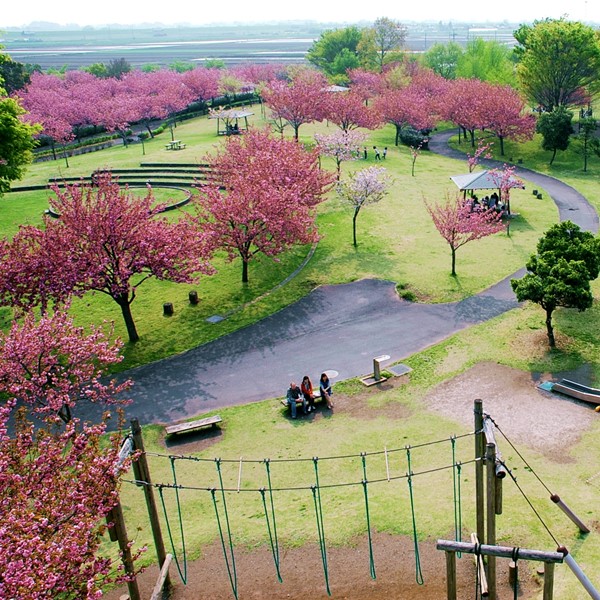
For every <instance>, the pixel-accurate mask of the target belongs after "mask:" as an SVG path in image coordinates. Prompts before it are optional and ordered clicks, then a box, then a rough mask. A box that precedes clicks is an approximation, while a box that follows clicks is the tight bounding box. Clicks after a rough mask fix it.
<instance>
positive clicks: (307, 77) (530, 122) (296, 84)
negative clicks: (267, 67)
mask: <svg viewBox="0 0 600 600" xmlns="http://www.w3.org/2000/svg"><path fill="white" fill-rule="evenodd" d="M350 79H351V81H352V85H351V88H350V90H349V91H347V92H333V91H330V88H328V87H327V82H326V80H325V78H324V76H323V75H322V74H320V73H317V72H315V71H310V70H304V71H299V72H298V73H296V75H295V77H293V78H292V79H290V80H288V81H284V80H278V81H274V82H271V83H267V84H266V85H265V86H264V88H263V89H262V96H263V98H264V100H265V103H266V104H267V106H268V107H269V108H270V109H271V113H272V116H273V120H274V121H276V122H285V123H287V124H289V125H290V126H291V128H292V129H293V132H294V137H295V138H296V139H298V132H299V128H300V126H301V125H303V124H305V123H311V122H315V121H324V120H326V121H328V122H331V123H334V124H335V125H337V126H338V127H339V128H340V129H341V130H342V131H346V132H347V131H351V130H353V129H356V128H359V127H360V128H367V129H375V128H377V127H380V126H381V125H383V124H384V123H390V124H392V125H394V126H395V128H396V136H395V143H396V145H398V143H399V141H400V135H401V132H402V130H403V129H405V128H412V129H415V130H417V131H422V130H431V129H433V128H434V126H435V124H436V123H438V122H439V121H451V122H453V123H454V124H456V125H457V126H458V127H460V128H461V130H462V131H464V132H465V135H466V134H469V136H470V141H471V144H472V145H473V146H474V145H475V131H476V130H486V131H489V132H491V133H493V134H495V135H496V136H497V138H498V139H499V141H500V151H501V154H503V153H504V140H506V139H511V140H518V141H519V140H524V139H530V138H531V137H532V136H533V133H534V131H535V117H534V116H533V115H532V114H528V113H527V111H526V107H525V103H524V101H523V99H522V98H521V97H520V96H519V94H518V93H517V92H516V91H515V90H514V89H513V88H511V87H510V86H505V85H497V84H491V83H488V82H485V81H480V80H477V79H458V80H452V81H449V80H446V79H444V78H443V77H441V76H439V75H436V74H435V73H434V72H433V71H431V70H429V69H426V68H423V67H420V66H418V65H417V64H416V63H408V64H406V65H400V66H397V67H396V68H394V69H391V70H389V71H387V72H385V73H383V74H375V73H370V72H366V71H362V70H358V69H357V70H354V71H351V72H350Z"/></svg>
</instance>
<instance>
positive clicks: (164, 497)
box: [109, 400, 600, 600]
mask: <svg viewBox="0 0 600 600" xmlns="http://www.w3.org/2000/svg"><path fill="white" fill-rule="evenodd" d="M131 424H132V433H131V435H130V436H129V437H128V439H127V440H126V443H125V444H124V446H123V449H124V451H123V453H124V454H128V453H130V452H133V451H134V450H136V451H138V452H137V455H136V460H134V462H133V463H132V464H133V474H134V477H135V479H133V480H126V481H125V482H124V483H131V484H134V485H136V486H139V487H141V488H142V490H143V492H144V496H145V500H146V504H147V507H148V514H149V518H150V524H151V527H152V533H153V537H154V542H155V547H156V552H157V558H158V563H159V566H160V567H161V569H162V573H161V583H160V586H162V585H163V582H164V586H165V588H168V587H169V586H170V585H171V582H170V579H169V575H168V562H169V561H170V560H171V555H172V557H173V562H174V563H175V565H176V568H177V571H178V573H179V576H180V578H181V580H182V582H183V583H184V584H186V583H187V580H188V558H187V549H186V542H185V540H186V536H185V529H186V523H185V522H186V519H188V518H190V517H189V511H188V513H186V512H185V511H184V510H183V508H182V499H181V494H182V493H183V492H185V493H186V495H187V494H193V495H195V496H196V495H197V496H198V497H201V496H204V497H205V498H206V502H207V503H208V504H209V505H210V506H211V512H212V513H213V514H214V523H215V527H216V531H217V532H218V538H219V540H220V546H221V549H222V553H223V563H224V568H225V570H226V572H227V577H228V580H229V584H230V585H231V591H232V594H233V596H234V598H235V599H236V600H239V597H240V595H239V586H238V573H237V569H236V557H235V544H234V537H235V531H234V527H232V522H234V518H233V516H235V513H236V511H238V510H242V507H247V506H248V505H249V504H251V503H252V502H255V503H256V504H257V505H258V506H259V507H260V509H259V510H257V511H255V512H254V513H252V514H253V516H255V514H257V513H260V514H261V515H262V518H263V520H264V527H265V531H266V538H267V539H268V543H269V547H270V554H271V555H272V559H273V568H274V576H275V577H276V578H277V580H278V581H279V582H282V581H283V578H282V574H281V556H282V544H281V543H280V535H279V533H280V532H279V531H278V526H277V516H278V510H277V509H276V504H277V502H276V499H277V501H281V499H282V498H283V499H284V500H285V506H286V507H289V506H293V505H295V504H297V503H298V502H299V501H302V502H304V504H303V506H305V507H310V509H309V510H310V513H312V515H313V518H314V527H315V529H314V531H315V532H316V539H317V542H318V549H319V554H320V562H321V565H322V571H323V580H324V587H325V591H326V592H327V594H328V595H329V596H331V593H332V591H331V586H330V569H329V563H328V555H327V536H326V526H327V524H328V522H327V521H326V520H325V518H324V511H323V504H324V500H323V494H325V495H326V497H327V500H329V498H330V496H331V495H332V494H335V493H336V491H338V492H339V491H342V490H343V489H344V488H345V489H346V493H355V496H353V501H354V502H356V501H357V499H359V500H358V501H359V502H361V503H362V505H363V507H364V508H363V509H362V512H363V515H364V529H365V532H366V536H367V541H368V564H367V565H366V566H367V567H368V572H369V576H370V577H371V578H372V579H376V576H377V575H376V564H375V559H374V550H373V531H374V523H373V516H372V512H373V511H372V506H371V504H372V502H373V500H372V499H371V500H370V498H371V497H372V495H373V494H374V493H395V494H399V493H400V492H401V489H402V488H405V493H404V495H403V497H402V498H400V497H399V496H398V504H399V503H400V500H402V503H403V504H406V511H407V514H408V517H407V518H408V523H409V528H410V530H411V537H412V543H413V550H414V561H415V570H414V573H415V580H416V582H417V584H419V585H423V584H424V583H425V582H424V580H423V574H422V570H421V557H420V551H419V527H418V521H419V511H418V510H417V509H418V497H417V490H416V486H415V483H416V482H419V484H420V487H419V488H418V489H422V487H424V486H422V485H421V483H422V480H424V481H423V483H428V484H429V486H428V487H427V489H428V491H430V490H431V489H435V490H436V492H435V494H436V496H440V497H442V496H443V494H442V491H441V488H439V487H435V488H432V487H431V477H432V476H434V475H436V476H437V475H438V474H443V473H447V474H448V475H447V478H446V480H447V482H448V486H450V485H451V490H449V491H448V496H447V497H448V499H449V502H447V503H446V504H451V505H452V511H451V514H450V515H449V517H448V518H449V520H450V521H451V522H453V529H454V540H438V543H437V548H438V550H440V551H444V552H445V553H446V571H447V572H446V584H447V598H448V600H456V593H457V590H456V557H457V556H458V557H459V558H460V557H461V554H462V553H470V554H473V555H474V556H475V561H476V568H475V573H476V577H475V582H474V597H475V598H476V599H477V598H482V597H487V598H489V599H490V600H496V598H497V592H496V584H497V581H496V558H497V557H504V558H510V559H511V560H512V562H511V564H510V569H509V576H510V581H511V584H512V587H513V590H514V598H515V599H516V598H517V593H518V561H519V560H536V561H540V562H542V563H543V564H544V592H543V599H544V600H552V598H553V581H554V564H556V563H562V562H564V563H566V564H567V566H569V568H570V569H571V570H572V571H573V573H574V574H575V576H576V577H577V579H578V580H579V582H580V583H581V585H582V586H583V587H584V589H585V590H586V592H587V593H588V594H589V596H590V597H592V598H594V599H596V600H600V594H599V593H598V592H597V591H596V590H595V589H594V587H593V585H592V584H591V582H590V581H589V580H588V578H587V577H586V576H585V574H584V573H583V571H582V570H581V569H580V568H579V566H578V565H577V563H576V562H575V560H574V559H573V557H572V555H571V554H569V553H568V551H567V549H566V548H565V547H564V546H563V545H561V544H560V543H559V541H558V540H557V538H556V536H555V535H554V534H553V533H552V531H551V530H550V528H549V526H548V525H547V524H546V522H545V521H544V520H543V518H542V516H541V514H540V511H539V510H538V509H537V508H536V507H535V506H534V503H533V502H532V501H531V500H530V499H529V497H528V496H527V495H526V494H525V491H524V490H523V487H522V486H521V484H520V482H518V481H517V478H516V476H515V475H514V472H513V470H514V469H516V468H517V467H513V469H512V470H511V468H510V467H509V465H507V464H506V463H505V462H504V460H503V458H502V454H501V452H500V449H499V447H498V444H497V443H496V439H495V434H496V433H498V434H500V435H501V436H502V437H503V439H504V440H505V441H506V442H507V443H508V445H509V446H510V448H511V449H512V451H513V452H514V453H515V454H516V456H517V457H518V458H519V459H520V460H521V461H522V463H523V464H524V465H525V467H526V469H525V472H526V473H531V474H532V475H533V476H534V478H535V479H536V480H537V482H538V483H539V484H540V485H542V486H543V488H544V489H545V490H546V491H547V492H548V493H549V494H550V500H551V501H552V502H553V503H554V504H555V505H556V506H558V507H559V508H560V509H561V510H562V511H563V512H564V513H565V515H567V516H568V517H569V518H570V519H571V520H572V521H573V522H574V523H575V524H576V525H577V527H578V529H579V532H580V533H582V534H586V533H589V529H588V528H587V527H586V526H585V525H584V524H583V523H582V521H581V520H579V518H578V517H577V516H576V515H575V514H574V513H573V511H571V510H570V509H569V508H568V506H566V504H565V503H564V502H563V501H562V500H561V499H560V497H559V496H558V495H557V494H554V493H553V492H551V491H550V489H549V488H548V487H547V486H546V484H545V483H544V482H543V481H542V480H541V478H540V477H539V476H538V475H537V474H536V473H535V471H534V470H533V468H532V467H531V465H530V464H528V463H527V461H526V460H525V458H524V457H523V455H522V454H521V453H520V452H519V451H518V449H517V448H516V447H515V446H514V444H513V443H512V442H511V441H510V440H509V439H508V437H507V436H506V435H505V434H504V432H503V431H502V430H501V428H500V427H499V425H498V424H497V423H496V422H495V421H494V420H493V419H492V418H491V417H490V416H489V415H486V414H485V413H484V412H483V406H482V402H481V400H475V403H474V424H475V428H474V431H472V432H470V433H467V434H464V435H459V436H451V437H449V438H445V439H440V440H433V441H428V442H425V443H421V444H415V445H405V446H403V447H401V448H391V449H388V448H383V449H382V450H377V451H373V452H361V453H358V454H347V455H341V456H327V457H316V456H315V457H309V458H308V457H307V458H274V459H269V458H265V459H246V458H243V457H240V458H236V459H222V458H214V459H206V458H198V457H195V456H186V455H173V454H168V455H167V454H156V453H149V452H146V451H145V450H144V444H143V439H142V434H141V428H140V426H139V423H138V421H137V420H136V419H133V420H132V421H131ZM465 442H466V443H465ZM467 443H468V446H469V447H470V448H471V450H470V451H468V450H467ZM473 446H474V448H475V453H474V457H473V456H472V448H473ZM420 451H424V452H421V453H420V454H419V458H418V459H417V458H416V456H417V455H418V453H419V452H420ZM467 452H468V454H467ZM423 455H424V456H423ZM444 455H446V456H447V459H446V460H445V461H444V462H442V464H435V465H431V464H427V462H432V461H435V460H440V457H443V456H444ZM148 456H152V457H154V458H155V459H159V460H165V461H168V463H169V465H170V473H171V480H170V481H169V482H161V483H153V482H152V479H151V477H150V471H149V468H148V462H147V457H148ZM184 461H185V462H186V463H189V462H192V463H195V464H196V467H197V470H195V471H194V474H193V478H190V477H187V478H186V476H185V474H182V470H181V469H178V465H181V463H182V462H184ZM465 468H468V469H474V471H475V473H474V480H475V503H474V505H475V521H476V533H475V532H474V533H473V534H471V542H470V543H469V542H463V541H462V532H463V530H464V525H463V504H466V502H464V501H463V488H464V483H463V480H464V479H465V476H464V470H465ZM186 472H187V471H186ZM352 472H354V473H355V475H354V476H349V477H347V478H345V479H344V480H341V478H340V474H346V473H352ZM507 477H508V479H507V480H508V481H510V482H512V483H513V484H514V485H515V487H516V489H517V490H518V492H519V493H520V494H521V495H522V497H523V499H524V500H525V502H526V503H527V505H528V506H529V508H530V509H531V510H532V511H533V514H534V515H535V518H537V519H538V520H539V521H540V523H541V525H542V527H543V528H544V530H545V531H546V532H547V533H548V535H549V537H550V539H551V540H552V542H553V544H554V545H555V547H556V552H546V551H541V550H529V549H524V548H516V547H515V548H507V547H503V546H497V545H496V517H497V515H500V514H502V509H503V507H502V504H503V492H502V489H503V480H504V479H506V478H507ZM188 479H190V481H188ZM471 480H472V478H471V477H469V481H471ZM198 481H202V482H204V483H203V484H202V485H197V484H196V483H195V482H198ZM261 484H262V485H261ZM385 485H387V486H390V485H393V486H395V487H394V489H392V488H386V489H385V490H383V491H382V490H381V489H380V488H381V487H382V486H385ZM435 485H436V486H439V482H438V481H436V484H435ZM354 490H356V491H355V492H354ZM155 491H156V492H157V495H158V498H159V502H157V501H156V496H155ZM240 498H241V504H240ZM344 498H345V496H344ZM470 500H471V501H472V499H470ZM346 501H348V500H347V499H346ZM442 508H443V507H442V506H440V512H442ZM279 510H280V511H281V509H279ZM285 510H286V512H289V510H290V509H289V508H286V509H285ZM436 510H437V509H436ZM120 512H121V507H120V504H118V505H117V506H116V507H115V509H113V514H111V515H109V519H110V520H112V522H114V523H115V524H119V526H115V528H114V529H115V530H116V531H115V532H114V533H115V534H116V535H115V537H116V538H117V539H118V541H119V544H120V547H121V550H122V555H123V563H124V566H125V571H126V572H127V573H130V574H131V575H132V577H131V581H130V582H129V584H128V586H129V596H130V598H131V600H138V599H139V598H140V596H139V590H138V588H137V582H136V580H135V575H134V572H135V571H134V568H133V564H132V561H131V560H129V561H128V548H129V546H130V545H131V544H130V540H129V538H128V536H127V532H126V531H125V527H124V522H122V513H121V516H120V517H119V513H120ZM306 512H307V513H308V512H309V511H308V510H307V511H306ZM159 513H162V517H163V521H164V523H165V525H166V534H167V537H168V541H169V545H170V552H171V553H170V554H167V553H166V550H165V543H164V540H163V535H162V530H161V524H160V517H159ZM196 518H197V516H196ZM111 531H112V528H111ZM111 539H112V538H111ZM157 587H159V585H158V584H157ZM158 594H159V592H156V595H155V594H153V596H152V599H154V598H158V597H160V596H159V595H158Z"/></svg>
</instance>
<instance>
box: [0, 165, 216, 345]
mask: <svg viewBox="0 0 600 600" xmlns="http://www.w3.org/2000/svg"><path fill="white" fill-rule="evenodd" d="M53 191H54V194H55V198H51V199H50V208H51V210H52V211H54V213H56V214H57V215H60V217H59V218H58V219H53V218H50V217H46V219H45V229H44V230H40V229H38V228H35V227H25V228H22V229H21V230H20V231H19V232H18V233H17V234H16V235H15V237H14V238H13V240H12V241H11V242H9V243H7V242H4V243H3V244H0V258H1V260H0V299H1V300H2V301H3V302H4V303H10V304H11V305H13V306H17V307H19V306H20V307H24V308H26V307H27V304H26V303H27V302H28V301H32V300H37V301H38V302H39V303H40V304H42V305H47V303H48V302H49V300H50V299H55V300H57V301H63V300H65V299H66V298H68V296H69V295H70V294H77V295H82V294H84V293H85V292H88V291H97V292H101V293H103V294H106V295H108V296H110V297H111V298H112V299H113V300H114V301H115V302H116V303H117V304H118V305H119V307H120V308H121V312H122V314H123V318H124V320H125V325H126V327H127V333H128V335H129V340H130V341H131V342H136V341H137V340H138V339H139V335H138V333H137V329H136V326H135V322H134V320H133V316H132V313H131V304H132V302H133V301H134V300H135V298H136V295H137V290H138V288H139V286H140V285H141V284H142V283H144V281H146V280H148V279H150V278H153V277H154V278H156V279H166V280H169V281H175V282H177V283H189V282H192V281H195V280H196V279H197V275H198V273H207V274H208V273H212V272H213V269H212V267H211V266H210V264H209V262H208V259H209V256H210V255H211V251H212V248H211V245H210V240H209V238H208V236H207V235H206V234H205V233H204V232H202V231H200V230H199V229H198V227H197V226H196V224H195V223H193V222H192V219H191V217H189V216H188V215H186V214H184V215H182V216H181V218H180V219H178V220H175V221H173V220H172V219H167V218H165V217H162V216H160V213H161V212H162V211H163V210H164V205H160V204H157V203H156V202H155V200H154V197H153V194H152V190H151V189H150V188H148V191H147V194H146V196H145V197H144V198H139V197H138V196H136V195H134V194H133V193H132V192H131V191H130V190H129V189H128V188H124V189H122V188H121V187H120V186H119V184H118V182H117V181H115V180H113V179H112V177H111V176H110V173H107V174H105V175H99V176H98V177H97V180H96V183H95V185H94V186H89V185H66V186H65V187H64V188H63V187H59V186H58V185H55V186H54V187H53ZM20 253H22V254H23V256H22V257H21V256H20ZM24 264H25V265H28V266H29V267H30V269H29V270H27V271H25V269H24V268H23V265H24ZM58 267H60V268H58ZM27 290H30V291H27Z"/></svg>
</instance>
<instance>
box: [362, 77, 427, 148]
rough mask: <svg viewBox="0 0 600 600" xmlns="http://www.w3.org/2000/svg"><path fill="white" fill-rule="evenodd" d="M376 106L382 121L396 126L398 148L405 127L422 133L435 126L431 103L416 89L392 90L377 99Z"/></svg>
mask: <svg viewBox="0 0 600 600" xmlns="http://www.w3.org/2000/svg"><path fill="white" fill-rule="evenodd" d="M374 104H375V106H376V108H377V110H378V111H379V113H380V114H381V117H382V119H383V120H384V121H385V122H387V123H392V124H393V125H395V127H396V139H395V145H396V146H397V145H398V144H399V142H400V135H401V133H402V129H403V128H404V127H412V128H413V129H416V130H417V131H420V130H423V129H432V128H433V126H434V124H435V111H434V109H433V106H432V104H431V102H430V101H429V99H428V98H427V97H426V96H424V95H423V94H422V93H421V92H420V91H419V90H418V89H417V88H415V87H410V86H409V87H405V88H401V89H397V90H390V91H388V92H386V93H384V94H383V95H382V96H379V97H377V98H376V99H375V103H374Z"/></svg>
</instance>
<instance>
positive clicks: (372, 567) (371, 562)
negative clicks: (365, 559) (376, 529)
mask: <svg viewBox="0 0 600 600" xmlns="http://www.w3.org/2000/svg"><path fill="white" fill-rule="evenodd" d="M361 457H362V467H363V480H362V486H363V493H364V496H365V515H366V517H367V533H368V534H369V573H370V574H371V579H377V575H376V574H375V559H374V557H373V540H372V538H371V519H370V516H369V492H368V491H367V484H368V480H367V455H366V454H365V453H364V452H363V453H361Z"/></svg>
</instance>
